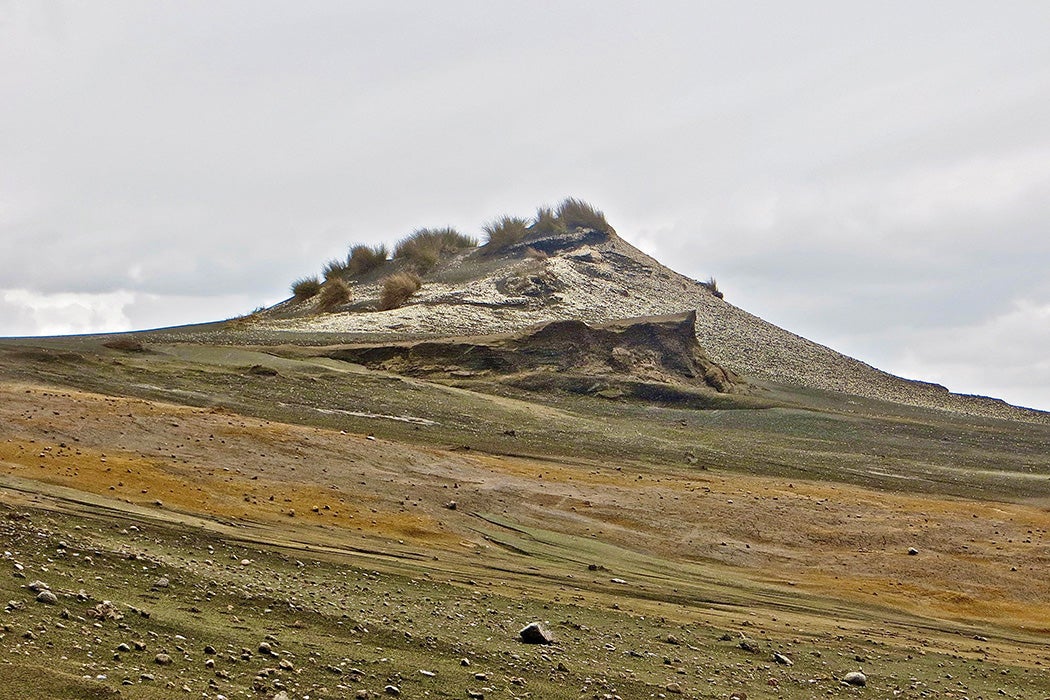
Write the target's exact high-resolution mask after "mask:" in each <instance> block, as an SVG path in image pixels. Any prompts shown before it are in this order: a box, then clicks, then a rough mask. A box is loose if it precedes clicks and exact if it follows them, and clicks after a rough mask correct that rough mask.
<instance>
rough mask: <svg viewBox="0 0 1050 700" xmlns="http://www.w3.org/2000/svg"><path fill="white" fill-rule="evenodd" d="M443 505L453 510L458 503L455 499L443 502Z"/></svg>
mask: <svg viewBox="0 0 1050 700" xmlns="http://www.w3.org/2000/svg"><path fill="white" fill-rule="evenodd" d="M445 507H446V508H448V509H449V510H455V509H456V508H457V507H458V504H457V503H456V502H455V501H449V502H448V503H446V504H445Z"/></svg>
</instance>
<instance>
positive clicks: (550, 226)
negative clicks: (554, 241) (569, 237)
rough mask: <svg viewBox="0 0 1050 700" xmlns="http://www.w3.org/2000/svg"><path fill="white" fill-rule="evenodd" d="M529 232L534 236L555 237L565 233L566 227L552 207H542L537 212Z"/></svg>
mask: <svg viewBox="0 0 1050 700" xmlns="http://www.w3.org/2000/svg"><path fill="white" fill-rule="evenodd" d="M529 232H530V233H531V234H532V235H534V236H553V235H555V234H558V233H565V225H564V224H562V222H561V221H560V220H559V219H558V214H557V212H555V211H554V210H553V209H551V208H550V207H540V208H539V209H537V210H536V218H535V219H534V220H533V222H532V226H530V227H529Z"/></svg>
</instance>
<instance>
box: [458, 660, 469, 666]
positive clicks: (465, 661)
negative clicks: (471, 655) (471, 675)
mask: <svg viewBox="0 0 1050 700" xmlns="http://www.w3.org/2000/svg"><path fill="white" fill-rule="evenodd" d="M459 665H460V666H470V659H460V660H459Z"/></svg>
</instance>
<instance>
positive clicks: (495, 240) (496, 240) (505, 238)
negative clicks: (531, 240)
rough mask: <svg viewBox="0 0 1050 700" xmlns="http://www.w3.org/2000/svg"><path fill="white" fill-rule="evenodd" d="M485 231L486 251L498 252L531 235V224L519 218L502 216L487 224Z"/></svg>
mask: <svg viewBox="0 0 1050 700" xmlns="http://www.w3.org/2000/svg"><path fill="white" fill-rule="evenodd" d="M483 230H484V231H485V237H486V242H485V246H486V249H487V250H488V251H491V252H498V251H500V250H503V249H505V248H507V247H509V246H512V245H514V244H515V243H520V242H521V241H522V240H524V239H525V236H527V235H528V233H529V222H528V221H526V220H525V219H522V218H520V217H517V216H501V217H500V218H498V219H496V220H495V221H492V222H491V223H488V224H485V227H484V229H483Z"/></svg>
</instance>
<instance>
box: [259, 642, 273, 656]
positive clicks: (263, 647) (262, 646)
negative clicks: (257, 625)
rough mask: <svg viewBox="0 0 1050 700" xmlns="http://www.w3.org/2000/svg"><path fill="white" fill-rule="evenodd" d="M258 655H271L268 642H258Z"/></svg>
mask: <svg viewBox="0 0 1050 700" xmlns="http://www.w3.org/2000/svg"><path fill="white" fill-rule="evenodd" d="M259 653H260V654H265V655H266V656H269V655H270V654H271V653H273V648H272V647H271V646H270V643H269V642H259Z"/></svg>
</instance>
